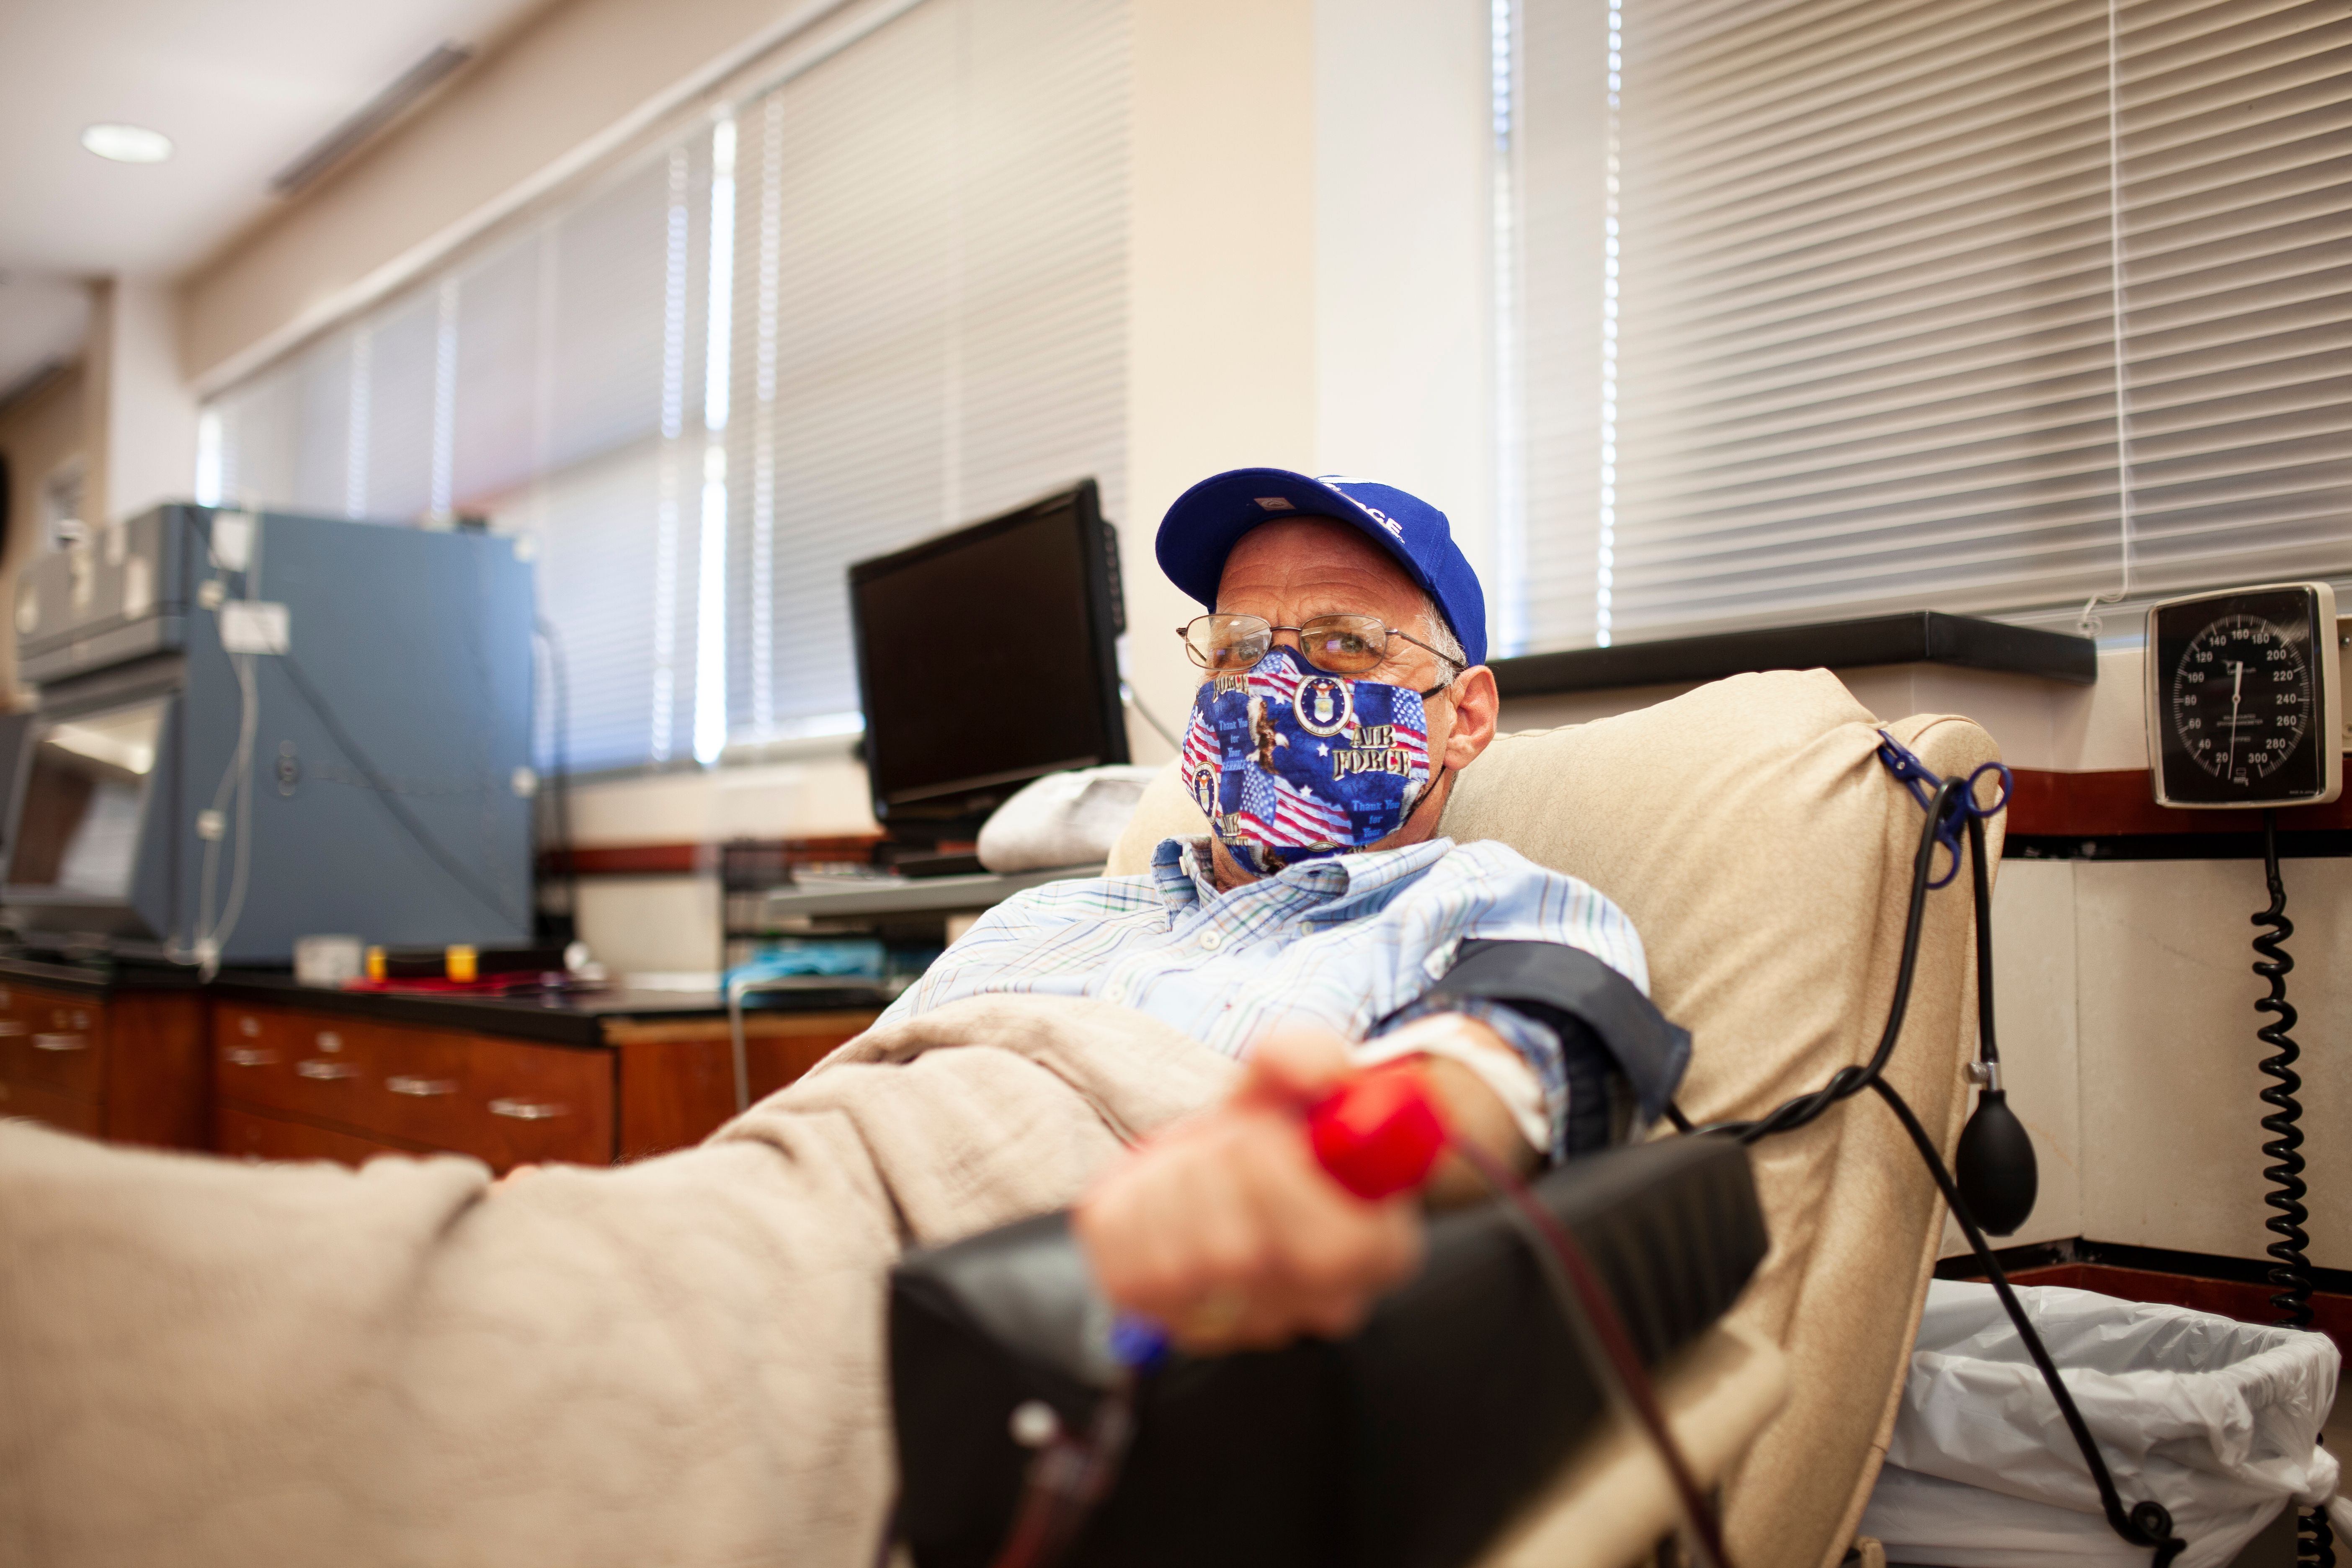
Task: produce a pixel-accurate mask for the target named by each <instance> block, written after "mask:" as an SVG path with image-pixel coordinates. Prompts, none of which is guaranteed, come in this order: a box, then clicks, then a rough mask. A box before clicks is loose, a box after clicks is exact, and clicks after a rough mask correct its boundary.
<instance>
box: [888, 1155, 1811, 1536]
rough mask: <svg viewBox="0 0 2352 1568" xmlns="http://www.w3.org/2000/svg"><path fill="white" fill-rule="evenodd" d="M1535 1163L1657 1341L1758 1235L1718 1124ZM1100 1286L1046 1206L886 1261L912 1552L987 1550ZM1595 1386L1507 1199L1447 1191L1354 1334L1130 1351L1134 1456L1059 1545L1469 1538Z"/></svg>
mask: <svg viewBox="0 0 2352 1568" xmlns="http://www.w3.org/2000/svg"><path fill="white" fill-rule="evenodd" d="M1529 1190H1530V1191H1531V1192H1532V1193H1533V1194H1534V1195H1535V1196H1536V1198H1537V1199H1538V1202H1540V1203H1541V1204H1542V1205H1543V1206H1544V1208H1545V1209H1546V1210H1547V1211H1548V1212H1549V1214H1550V1215H1552V1216H1553V1217H1554V1218H1556V1219H1557V1220H1558V1221H1559V1223H1560V1224H1561V1225H1562V1226H1565V1227H1566V1228H1567V1229H1568V1231H1569V1232H1570V1234H1571V1235H1573V1236H1574V1237H1576V1239H1577V1240H1578V1241H1580V1243H1582V1246H1583V1249H1584V1251H1585V1252H1586V1253H1587V1254H1589V1255H1590V1257H1591V1259H1592V1262H1593V1264H1594V1265H1595V1267H1596V1268H1597V1269H1598V1270H1599V1272H1600V1274H1601V1277H1602V1279H1604V1280H1605V1281H1606V1283H1607V1285H1608V1287H1609V1293H1610V1294H1611V1296H1612V1297H1613V1298H1614V1300H1615V1302H1616V1305H1617V1308H1618V1310H1619V1312H1620V1314H1621V1315H1622V1318H1623V1319H1624V1321H1625V1323H1626V1325H1627V1327H1628V1328H1629V1330H1630V1331H1631V1332H1632V1335H1633V1339H1634V1340H1635V1342H1636V1343H1637V1347H1638V1349H1639V1350H1640V1352H1642V1356H1643V1360H1644V1361H1645V1362H1646V1363H1649V1364H1651V1365H1655V1364H1656V1363H1658V1362H1659V1361H1661V1360H1663V1359H1664V1357H1665V1356H1667V1355H1668V1354H1670V1353H1671V1352H1674V1351H1675V1350H1676V1349H1678V1348H1680V1347H1681V1346H1683V1345H1684V1344H1686V1343H1688V1342H1691V1341H1692V1340H1695V1339H1696V1338H1697V1337H1698V1336H1699V1334H1701V1333H1702V1332H1704V1331H1706V1328H1707V1327H1708V1326H1709V1325H1710V1324H1712V1323H1714V1322H1715V1321H1716V1320H1717V1318H1719V1317H1720V1316H1721V1315H1722V1314H1723V1312H1724V1311H1725V1310H1727V1309H1728V1308H1729V1307H1730V1305H1731V1303H1732V1302H1733V1300H1736V1299H1737V1298H1738V1294H1739V1292H1740V1290H1741V1289H1743V1288H1744V1287H1745V1286H1746V1284H1747V1282H1748V1277H1749V1276H1750V1275H1751V1274H1752V1273H1753V1272H1754V1271H1755V1269H1756V1267H1757V1265H1758V1264H1759V1263H1760V1262H1761V1261H1762V1260H1763V1257H1764V1252H1765V1248H1766V1246H1767V1238H1766V1236H1765V1231H1764V1221H1763V1214H1762V1210H1761V1209H1760V1208H1759V1205H1758V1204H1757V1200H1756V1191H1755V1184H1754V1181H1753V1178H1752V1177H1751V1176H1750V1174H1749V1172H1748V1158H1747V1155H1746V1153H1745V1152H1742V1151H1740V1150H1738V1149H1737V1148H1735V1147H1733V1146H1732V1145H1730V1144H1728V1143H1726V1142H1717V1141H1715V1140H1696V1139H1669V1140H1666V1141H1664V1142H1653V1143H1646V1144H1641V1145H1637V1146H1634V1147H1632V1148H1622V1149H1615V1150H1611V1151H1608V1152H1603V1153H1599V1154H1594V1155H1591V1156H1590V1157H1589V1158H1586V1159H1582V1160H1579V1161H1577V1162H1576V1163H1573V1164H1570V1165H1568V1166H1565V1167H1562V1168H1561V1169H1559V1170H1557V1171H1554V1172H1552V1173H1549V1175H1546V1176H1544V1177H1542V1178H1540V1179H1538V1181H1536V1182H1535V1183H1533V1184H1531V1186H1530V1189H1529ZM1098 1302H1099V1299H1098V1298H1097V1296H1096V1295H1095V1292H1094V1289H1093V1285H1092V1282H1091V1280H1090V1279H1089V1278H1088V1275H1087V1266H1086V1262H1085V1259H1084V1258H1083V1256H1082V1255H1081V1254H1080V1253H1079V1252H1078V1250H1077V1247H1076V1244H1075V1243H1074V1242H1073V1241H1072V1240H1071V1238H1070V1237H1069V1234H1068V1231H1067V1228H1066V1224H1065V1221H1064V1218H1063V1216H1061V1215H1047V1216H1045V1217H1043V1218H1039V1219H1034V1220H1030V1221H1026V1222H1024V1223H1022V1224H1020V1225H1015V1226H1008V1227H1006V1228H1004V1229H1002V1230H997V1231H992V1232H989V1233H988V1234H986V1235H983V1236H979V1237H971V1239H969V1240H966V1241H962V1242H959V1243H957V1244H955V1245H953V1246H950V1247H941V1248H939V1249H937V1250H935V1251H931V1252H925V1253H918V1254H916V1255H914V1256H913V1257H911V1258H908V1261H907V1262H906V1263H904V1264H902V1265H901V1266H900V1267H899V1268H898V1271H897V1273H896V1274H895V1275H894V1276H893V1277H892V1281H891V1293H890V1365H891V1389H892V1394H891V1397H892V1408H893V1414H894V1415H895V1417H896V1425H897V1429H898V1463H899V1471H900V1493H899V1501H898V1516H897V1533H898V1539H899V1540H901V1541H904V1542H906V1543H907V1544H908V1546H909V1547H911V1548H912V1550H913V1552H914V1554H915V1561H916V1563H918V1564H919V1568H984V1565H985V1564H987V1563H991V1562H992V1561H994V1560H995V1557H996V1553H997V1552H998V1549H999V1546H1000V1545H1001V1543H1002V1542H1003V1541H1004V1540H1005V1538H1006V1535H1007V1532H1008V1531H1009V1529H1010V1528H1011V1527H1012V1525H1013V1512H1014V1508H1015V1505H1016V1502H1017V1500H1019V1499H1020V1497H1021V1495H1022V1490H1023V1480H1024V1470H1025V1469H1026V1468H1027V1466H1028V1464H1029V1462H1030V1454H1029V1452H1028V1451H1027V1450H1026V1449H1025V1448H1024V1446H1023V1443H1022V1438H1023V1437H1024V1436H1027V1437H1030V1438H1033V1439H1034V1440H1036V1441H1038V1442H1041V1443H1042V1442H1043V1441H1045V1439H1046V1438H1047V1436H1049V1435H1051V1434H1053V1433H1055V1432H1058V1431H1064V1430H1068V1431H1080V1430H1086V1429H1087V1428H1088V1427H1089V1426H1091V1425H1092V1424H1093V1423H1094V1422H1095V1420H1096V1418H1097V1411H1098V1410H1099V1408H1100V1407H1101V1405H1103V1403H1104V1402H1105V1401H1106V1399H1107V1398H1108V1389H1109V1387H1110V1386H1111V1385H1112V1384H1113V1381H1114V1380H1115V1378H1116V1377H1117V1376H1118V1368H1117V1367H1116V1366H1115V1365H1114V1364H1113V1363H1112V1362H1111V1361H1110V1360H1109V1359H1108V1355H1107V1353H1106V1350H1105V1346H1106V1344H1107V1342H1108V1341H1107V1334H1106V1329H1107V1325H1106V1324H1105V1323H1104V1322H1103V1321H1101V1312H1102V1309H1101V1307H1100V1306H1099V1304H1098ZM1602 1399H1603V1393H1602V1388H1601V1384H1600V1383H1599V1382H1597V1381H1596V1377H1595V1374H1594V1373H1593V1372H1592V1370H1591V1368H1589V1367H1588V1366H1587V1365H1586V1364H1585V1363H1584V1361H1583V1358H1582V1357H1581V1356H1580V1354H1579V1353H1578V1351H1577V1348H1576V1343H1575V1341H1574V1340H1573V1338H1572V1337H1571V1334H1570V1328H1569V1326H1568V1325H1567V1324H1566V1323H1564V1322H1563V1321H1562V1320H1561V1316H1560V1313H1559V1309H1558V1307H1557V1306H1556V1305H1555V1303H1554V1299H1553V1297H1552V1296H1551V1294H1550V1293H1549V1289H1548V1287H1547V1284H1546V1282H1545V1280H1544V1279H1543V1277H1542V1274H1541V1272H1540V1266H1539V1264H1538V1260H1537V1258H1536V1257H1535V1256H1534V1255H1533V1254H1532V1253H1531V1252H1530V1251H1529V1250H1528V1247H1526V1246H1525V1245H1524V1244H1523V1242H1522V1239H1521V1237H1520V1236H1519V1234H1518V1233H1517V1230H1515V1228H1514V1226H1513V1224H1512V1222H1511V1220H1510V1219H1509V1218H1508V1217H1507V1215H1506V1214H1505V1213H1504V1212H1503V1210H1502V1208H1501V1205H1479V1206H1478V1207H1475V1208H1469V1209H1460V1210H1455V1211H1453V1212H1450V1213H1447V1214H1444V1215H1437V1216H1435V1217H1433V1219H1432V1220H1431V1222H1430V1226H1429V1248H1428V1256H1427V1261H1426V1262H1425V1264H1424V1265H1423V1268H1422V1270H1421V1272H1420V1273H1419V1274H1418V1275H1417V1276H1416V1277H1414V1278H1413V1279H1411V1280H1410V1281H1408V1282H1407V1283H1405V1284H1404V1285H1403V1286H1402V1287H1400V1288H1399V1289H1396V1290H1395V1291H1393V1292H1391V1294H1390V1295H1388V1296H1387V1297H1385V1298H1383V1299H1382V1300H1381V1302H1380V1303H1379V1305H1378V1306H1377V1307H1376V1308H1375V1309H1374V1310H1373V1312H1372V1316H1371V1318H1370V1321H1368V1322H1367V1323H1366V1324H1365V1325H1364V1327H1363V1328H1362V1330H1360V1331H1359V1332H1357V1333H1356V1334H1355V1335H1353V1336H1352V1337H1350V1338H1349V1339H1348V1340H1346V1341H1343V1342H1336V1343H1334V1342H1321V1341H1312V1340H1309V1341H1301V1342H1297V1343H1296V1344H1293V1345H1290V1346H1289V1347H1287V1348H1286V1349H1283V1350H1280V1351H1274V1352H1251V1353H1244V1354H1236V1355H1227V1356H1217V1357H1211V1358H1204V1359H1200V1360H1193V1359H1190V1358H1187V1357H1184V1356H1181V1355H1173V1356H1171V1357H1170V1358H1169V1359H1168V1360H1167V1361H1166V1362H1165V1363H1162V1364H1161V1365H1160V1367H1159V1368H1158V1369H1157V1370H1156V1371H1152V1372H1149V1373H1144V1374H1143V1375H1142V1376H1141V1377H1140V1378H1139V1381H1138V1384H1137V1385H1136V1390H1135V1416H1136V1420H1135V1426H1134V1429H1133V1441H1132V1447H1131V1448H1130V1449H1129V1451H1128V1454H1127V1458H1126V1463H1125V1464H1124V1466H1123V1467H1121V1468H1118V1472H1117V1474H1116V1476H1115V1477H1114V1478H1111V1479H1110V1481H1109V1490H1108V1493H1107V1495H1105V1496H1103V1497H1102V1499H1101V1500H1100V1502H1099V1504H1098V1506H1097V1507H1096V1508H1094V1509H1093V1510H1092V1511H1091V1513H1090V1514H1089V1515H1088V1517H1087V1520H1086V1522H1085V1524H1084V1526H1083V1528H1082V1530H1081V1531H1080V1533H1079V1534H1078V1535H1077V1537H1076V1540H1075V1542H1073V1543H1072V1548H1071V1550H1070V1551H1069V1552H1068V1553H1067V1554H1066V1555H1065V1556H1063V1557H1062V1558H1061V1559H1060V1561H1061V1562H1063V1563H1066V1564H1111V1563H1118V1564H1122V1565H1131V1568H1155V1565H1160V1564H1165V1565H1168V1568H1177V1565H1180V1564H1181V1565H1185V1568H1191V1565H1194V1564H1199V1563H1217V1564H1219V1565H1220V1568H1253V1565H1261V1564H1262V1565H1263V1568H1308V1565H1313V1564H1330V1565H1332V1568H1340V1565H1345V1568H1444V1565H1448V1564H1454V1563H1464V1562H1466V1561H1468V1560H1469V1559H1470V1558H1471V1557H1472V1556H1474V1555H1475V1553H1476V1552H1478V1551H1479V1550H1480V1549H1481V1548H1482V1547H1484V1546H1485V1545H1486V1542H1488V1541H1489V1540H1491V1539H1492V1537H1493V1536H1494V1534H1495V1532H1496V1531H1497V1530H1499V1529H1500V1528H1501V1527H1502V1526H1503V1524H1504V1523H1505V1522H1506V1521H1507V1520H1508V1519H1509V1517H1510V1516H1511V1514H1512V1513H1513V1512H1514V1511H1515V1510H1517V1508H1518V1507H1519V1506H1520V1505H1521V1504H1523V1503H1524V1502H1525V1501H1527V1500H1528V1499H1529V1498H1530V1497H1532V1496H1533V1495H1534V1494H1535V1493H1536V1492H1537V1491H1538V1489H1540V1488H1541V1487H1542V1486H1543V1485H1544V1483H1545V1482H1547V1481H1548V1480H1549V1479H1551V1478H1552V1477H1553V1476H1554V1475H1555V1474H1556V1473H1557V1472H1558V1470H1559V1465H1560V1463H1561V1461H1562V1460H1563V1459H1565V1458H1566V1457H1567V1455H1568V1453H1569V1450H1570V1447H1572V1446H1573V1445H1574V1443H1575V1442H1576V1441H1577V1440H1578V1439H1579V1438H1580V1437H1581V1436H1583V1435H1584V1433H1585V1432H1586V1431H1588V1430H1589V1429H1590V1428H1591V1426H1592V1424H1593V1422H1594V1421H1595V1420H1596V1419H1597V1418H1598V1416H1599V1415H1600V1414H1601V1408H1602ZM1033 1407H1034V1408H1033Z"/></svg>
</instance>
